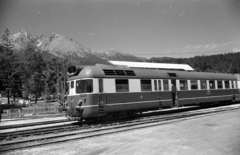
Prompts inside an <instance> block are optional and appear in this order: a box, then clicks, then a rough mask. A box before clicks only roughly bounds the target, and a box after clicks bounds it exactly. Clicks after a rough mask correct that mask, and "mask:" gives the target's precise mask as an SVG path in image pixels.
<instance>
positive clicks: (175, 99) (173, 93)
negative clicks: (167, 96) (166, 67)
mask: <svg viewBox="0 0 240 155" xmlns="http://www.w3.org/2000/svg"><path fill="white" fill-rule="evenodd" d="M171 84H172V101H173V107H175V106H177V107H178V99H177V98H178V97H177V86H176V79H172V80H171Z"/></svg>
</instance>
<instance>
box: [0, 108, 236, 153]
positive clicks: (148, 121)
mask: <svg viewBox="0 0 240 155" xmlns="http://www.w3.org/2000/svg"><path fill="white" fill-rule="evenodd" d="M239 109H240V104H237V105H231V106H223V107H217V108H210V109H201V110H195V111H188V112H181V113H177V114H170V115H159V116H153V117H142V118H139V119H134V120H128V121H119V122H113V123H106V124H95V125H90V126H86V127H84V126H81V127H79V128H78V130H74V131H67V132H61V133H55V134H49V135H47V134H46V135H45V134H44V135H39V136H35V137H27V138H23V139H16V140H13V141H2V142H0V151H1V152H6V151H12V150H17V149H25V148H29V147H37V146H41V145H49V144H55V143H60V142H66V141H70V140H76V139H84V138H90V137H96V136H101V135H106V134H112V133H117V132H123V131H129V130H134V129H139V128H146V127H151V126H156V125H161V124H167V123H174V122H179V121H184V120H190V119H195V118H201V117H206V116H211V115H215V114H219V113H225V112H230V111H232V110H239Z"/></svg>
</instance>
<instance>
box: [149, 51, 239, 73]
mask: <svg viewBox="0 0 240 155" xmlns="http://www.w3.org/2000/svg"><path fill="white" fill-rule="evenodd" d="M148 62H155V63H175V64H188V65H190V66H191V67H192V68H194V69H195V71H198V72H216V73H230V74H239V73H240V52H236V53H231V52H229V53H226V54H216V55H209V56H206V55H202V56H195V57H192V58H150V59H149V60H148Z"/></svg>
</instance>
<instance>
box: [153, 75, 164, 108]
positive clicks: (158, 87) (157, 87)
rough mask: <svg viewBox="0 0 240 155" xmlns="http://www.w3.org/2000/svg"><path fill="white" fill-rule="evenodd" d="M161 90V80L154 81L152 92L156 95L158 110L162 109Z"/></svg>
mask: <svg viewBox="0 0 240 155" xmlns="http://www.w3.org/2000/svg"><path fill="white" fill-rule="evenodd" d="M161 90H162V82H161V80H154V91H156V92H157V93H158V100H159V108H162V107H163V104H162V93H161Z"/></svg>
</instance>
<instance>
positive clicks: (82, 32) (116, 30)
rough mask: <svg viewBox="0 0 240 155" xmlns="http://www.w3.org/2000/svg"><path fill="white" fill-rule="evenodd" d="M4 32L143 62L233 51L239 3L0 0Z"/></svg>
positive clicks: (237, 42)
mask: <svg viewBox="0 0 240 155" xmlns="http://www.w3.org/2000/svg"><path fill="white" fill-rule="evenodd" d="M6 28H8V29H9V31H10V33H11V34H15V33H17V32H20V31H21V29H24V30H26V31H27V32H29V33H31V34H32V35H37V36H40V35H47V34H49V33H51V32H55V33H57V34H61V35H63V36H67V37H70V38H72V39H73V40H75V41H77V42H78V43H80V44H82V45H83V46H85V47H87V48H89V49H91V50H94V51H106V50H110V49H114V50H117V51H119V52H123V53H128V54H132V55H135V56H139V57H147V58H150V57H165V56H167V57H175V58H177V57H192V56H196V55H203V54H204V55H209V54H219V53H228V52H237V51H240V0H0V36H2V35H3V33H4V31H5V30H6Z"/></svg>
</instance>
